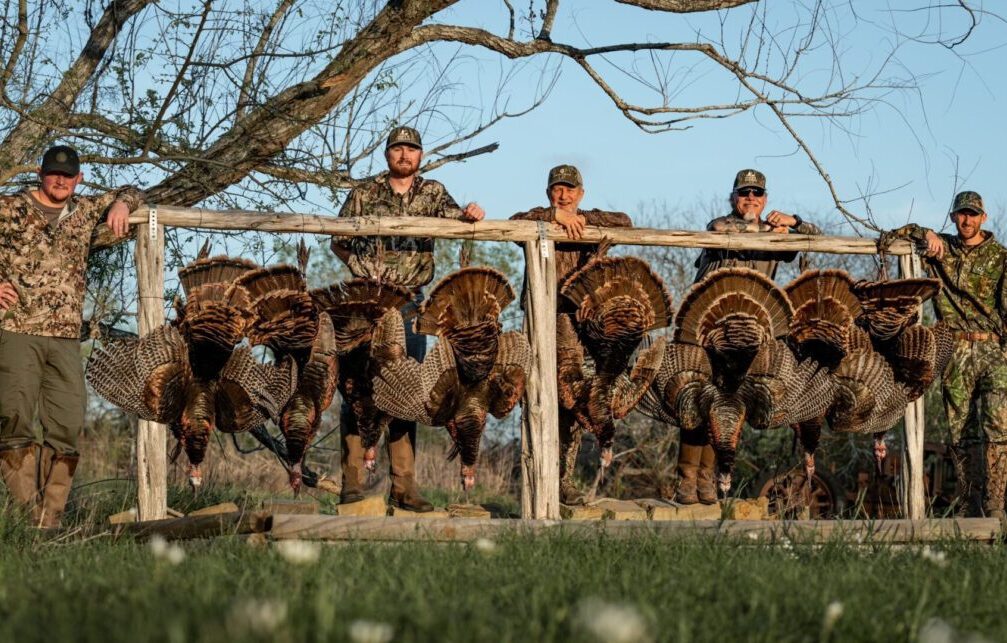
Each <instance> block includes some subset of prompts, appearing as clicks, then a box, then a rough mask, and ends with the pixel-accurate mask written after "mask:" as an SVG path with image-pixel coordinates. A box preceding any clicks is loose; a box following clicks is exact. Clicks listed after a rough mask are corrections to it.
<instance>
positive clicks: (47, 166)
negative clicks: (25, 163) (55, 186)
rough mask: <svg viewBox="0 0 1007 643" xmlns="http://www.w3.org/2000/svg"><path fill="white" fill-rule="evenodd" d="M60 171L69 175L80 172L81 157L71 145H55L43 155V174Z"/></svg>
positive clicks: (75, 174)
mask: <svg viewBox="0 0 1007 643" xmlns="http://www.w3.org/2000/svg"><path fill="white" fill-rule="evenodd" d="M55 172H58V173H59V174H66V175H68V176H77V175H78V174H80V157H79V156H77V150H75V149H73V148H72V147H70V146H69V145H54V146H53V147H50V148H49V149H48V150H46V152H45V154H43V155H42V174H50V173H55Z"/></svg>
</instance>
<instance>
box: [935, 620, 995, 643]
mask: <svg viewBox="0 0 1007 643" xmlns="http://www.w3.org/2000/svg"><path fill="white" fill-rule="evenodd" d="M918 640H919V643H990V640H989V639H988V638H986V637H985V636H982V635H981V634H976V633H975V632H963V631H961V630H956V629H955V628H954V627H952V625H951V624H950V623H948V622H947V621H945V620H942V619H939V618H932V619H930V620H929V621H927V622H926V623H924V624H923V627H921V628H920V635H919V639H918Z"/></svg>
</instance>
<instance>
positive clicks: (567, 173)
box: [511, 165, 633, 504]
mask: <svg viewBox="0 0 1007 643" xmlns="http://www.w3.org/2000/svg"><path fill="white" fill-rule="evenodd" d="M545 194H546V197H547V198H548V199H549V207H538V208H533V209H531V210H528V211H527V212H519V213H517V214H515V215H513V216H511V219H512V220H515V221H545V222H546V223H555V224H557V225H559V226H562V228H563V230H564V231H565V232H566V235H567V236H568V237H569V238H571V239H580V238H581V237H582V236H583V234H584V227H585V226H589V225H590V226H598V227H602V228H631V227H633V222H632V221H631V220H630V218H629V215H627V214H625V213H624V212H608V211H605V210H581V209H580V202H581V201H582V200H583V199H584V179H583V178H582V177H581V174H580V170H578V169H577V168H576V167H574V166H573V165H557V166H556V167H554V168H552V169H551V170H549V177H548V180H547V182H546V188H545ZM596 249H597V245H595V244H593V243H557V244H556V280H557V289H556V291H557V292H559V286H562V284H563V282H564V281H566V278H567V277H569V276H570V275H572V274H573V273H574V272H576V271H577V270H580V269H581V268H583V267H584V265H585V264H586V263H587V262H588V261H590V259H591V257H592V255H593V254H594V251H595V250H596ZM525 280H526V282H527V275H525ZM525 290H527V289H525ZM575 422H576V420H575V419H574V417H573V415H572V414H571V413H570V412H569V411H566V410H565V409H562V408H561V409H560V411H559V441H560V467H559V468H560V482H559V491H560V500H561V501H562V502H563V503H564V504H577V503H580V502H581V501H583V497H582V495H581V493H580V492H579V491H578V489H577V486H576V485H575V484H574V469H575V468H576V464H577V455H578V454H579V453H580V443H581V438H582V437H583V431H580V430H578V429H577V427H576V426H575Z"/></svg>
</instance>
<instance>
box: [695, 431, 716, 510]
mask: <svg viewBox="0 0 1007 643" xmlns="http://www.w3.org/2000/svg"><path fill="white" fill-rule="evenodd" d="M716 464H717V454H716V453H715V452H714V450H713V447H712V446H711V445H709V444H707V445H706V446H704V447H703V451H702V453H701V454H700V456H699V472H698V473H697V475H696V493H697V495H698V496H699V501H700V502H701V503H703V504H704V505H715V504H717V483H716V482H715V480H716V478H715V476H714V471H713V469H714V466H715V465H716Z"/></svg>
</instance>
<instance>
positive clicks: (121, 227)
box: [105, 201, 129, 239]
mask: <svg viewBox="0 0 1007 643" xmlns="http://www.w3.org/2000/svg"><path fill="white" fill-rule="evenodd" d="M105 223H107V224H108V227H109V229H111V230H112V234H114V235H115V236H116V237H117V238H119V239H121V238H123V237H125V236H126V233H128V232H129V206H127V205H126V204H125V203H123V202H122V201H116V202H115V203H113V204H112V206H111V207H110V208H109V209H108V217H107V218H106V219H105Z"/></svg>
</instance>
